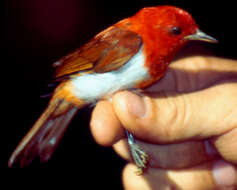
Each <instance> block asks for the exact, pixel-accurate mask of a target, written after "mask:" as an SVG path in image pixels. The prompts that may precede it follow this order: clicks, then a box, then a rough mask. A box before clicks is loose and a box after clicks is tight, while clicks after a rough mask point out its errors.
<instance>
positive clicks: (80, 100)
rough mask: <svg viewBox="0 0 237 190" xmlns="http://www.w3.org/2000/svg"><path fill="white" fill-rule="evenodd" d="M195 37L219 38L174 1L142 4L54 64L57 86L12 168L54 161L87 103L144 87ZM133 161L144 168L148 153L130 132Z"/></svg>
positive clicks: (22, 145) (202, 39)
mask: <svg viewBox="0 0 237 190" xmlns="http://www.w3.org/2000/svg"><path fill="white" fill-rule="evenodd" d="M190 40H201V41H207V42H217V40H216V39H214V38H212V37H211V36H208V35H207V34H205V33H203V32H202V31H201V30H200V29H199V27H198V26H197V24H196V23H195V21H194V19H193V18H192V16H191V15H190V14H189V13H187V12H186V11H184V10H182V9H180V8H177V7H173V6H157V7H148V8H143V9H141V10H140V11H139V12H138V13H136V14H135V15H133V16H131V17H129V18H126V19H123V20H121V21H119V22H117V23H116V24H114V25H112V26H110V27H109V28H107V29H105V30H104V31H102V32H100V33H99V34H97V35H96V36H95V37H94V38H92V39H91V40H90V41H89V42H88V43H86V44H85V45H83V46H82V47H80V48H79V49H77V50H75V51H74V52H73V53H71V54H69V55H67V56H65V57H63V58H62V59H60V60H59V61H57V62H55V63H54V67H55V70H56V72H55V80H56V81H58V82H60V84H59V85H58V86H57V88H56V89H55V91H54V93H53V95H52V98H51V100H50V102H49V105H48V107H47V109H46V110H45V111H44V113H43V114H42V115H41V116H40V118H39V119H38V121H37V122H36V123H35V124H34V126H33V127H32V129H31V130H30V131H29V132H28V133H27V135H26V136H25V137H24V138H23V140H22V141H21V142H20V144H19V145H18V146H17V148H16V149H15V151H14V152H13V154H12V155H11V157H10V159H9V167H11V166H13V165H15V164H16V163H18V164H19V165H20V167H23V166H25V165H28V164H30V163H31V162H32V160H33V159H34V158H35V157H40V160H41V161H42V162H45V161H47V160H49V158H50V157H51V155H52V154H53V152H54V151H55V149H56V147H57V145H58V143H59V141H60V139H61V138H62V136H63V133H64V132H65V130H66V128H67V126H68V124H69V122H70V121H71V119H72V118H73V116H74V115H75V114H76V113H77V111H78V110H80V109H81V108H82V107H84V106H86V105H89V104H94V103H95V102H97V101H98V100H100V99H107V98H109V97H111V96H112V95H113V94H114V93H116V92H118V91H121V90H133V89H144V88H146V87H148V86H150V85H152V84H153V83H155V82H157V81H158V80H159V79H161V78H162V77H163V76H164V74H165V73H166V71H167V68H168V66H169V64H170V62H171V60H172V59H173V57H174V55H175V54H176V52H177V51H178V50H179V49H180V48H181V47H182V46H183V45H184V44H185V43H186V42H188V41H190ZM126 134H127V137H128V145H129V148H130V151H131V155H132V157H133V160H134V162H135V163H136V165H137V166H138V168H139V169H140V171H142V170H143V169H145V168H146V167H147V160H148V155H147V154H146V153H145V152H144V151H143V150H142V149H141V148H140V147H139V146H138V145H137V144H136V143H135V140H134V138H133V135H132V134H131V133H129V132H128V131H126Z"/></svg>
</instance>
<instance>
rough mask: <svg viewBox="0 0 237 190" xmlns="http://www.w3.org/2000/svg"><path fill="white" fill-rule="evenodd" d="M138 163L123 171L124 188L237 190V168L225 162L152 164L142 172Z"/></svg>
mask: <svg viewBox="0 0 237 190" xmlns="http://www.w3.org/2000/svg"><path fill="white" fill-rule="evenodd" d="M136 170H137V168H136V166H134V165H133V164H128V165H127V166H126V167H125V169H124V171H123V185H124V189H125V190H130V189H133V190H158V189H159V190H167V189H179V190H190V189H195V190H207V189H208V190H211V189H213V190H216V189H219V190H227V189H228V190H234V189H235V188H236V187H237V168H235V167H234V166H232V165H230V164H228V163H226V162H224V161H217V162H209V163H206V164H202V165H199V166H197V167H193V168H190V169H182V170H165V169H154V168H150V169H148V170H147V172H146V173H144V175H142V176H138V175H136V173H135V172H136Z"/></svg>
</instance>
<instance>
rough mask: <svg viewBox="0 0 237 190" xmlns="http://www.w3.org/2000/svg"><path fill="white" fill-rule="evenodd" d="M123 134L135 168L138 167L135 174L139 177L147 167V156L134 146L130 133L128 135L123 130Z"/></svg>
mask: <svg viewBox="0 0 237 190" xmlns="http://www.w3.org/2000/svg"><path fill="white" fill-rule="evenodd" d="M125 132H126V135H127V141H128V146H129V149H130V152H131V155H132V158H133V161H134V162H135V164H136V166H137V167H138V171H137V174H138V175H141V174H143V171H144V170H145V169H146V167H147V163H148V155H147V153H146V152H145V151H143V150H142V149H141V147H139V146H138V145H137V144H136V142H135V139H134V136H133V135H132V133H130V132H129V131H127V130H125Z"/></svg>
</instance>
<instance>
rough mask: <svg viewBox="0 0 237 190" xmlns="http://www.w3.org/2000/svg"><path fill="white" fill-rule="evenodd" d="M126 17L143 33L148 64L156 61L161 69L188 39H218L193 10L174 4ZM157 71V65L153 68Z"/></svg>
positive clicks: (131, 25)
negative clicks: (200, 24) (197, 20)
mask: <svg viewBox="0 0 237 190" xmlns="http://www.w3.org/2000/svg"><path fill="white" fill-rule="evenodd" d="M125 21H126V22H128V23H130V25H129V26H128V28H129V29H130V30H132V31H134V32H136V33H138V34H139V35H140V36H141V37H142V40H143V44H144V45H143V47H144V51H145V53H146V58H147V64H153V67H159V70H160V69H161V67H162V66H164V67H166V66H167V64H168V63H170V61H171V60H172V58H173V56H174V55H175V53H176V52H177V51H178V49H180V48H181V47H182V46H183V45H184V44H185V42H187V41H188V40H204V41H209V42H216V40H215V39H214V38H212V37H210V36H208V35H206V34H205V33H203V32H201V31H200V30H199V29H198V26H197V24H196V23H195V21H194V19H193V18H192V16H191V15H190V14H189V13H187V12H186V11H184V10H183V9H180V8H177V7H173V6H157V7H148V8H143V9H141V10H140V11H139V12H138V13H137V14H135V15H134V16H132V17H130V18H128V19H126V20H125ZM161 62H162V63H163V64H162V63H161ZM158 65H159V66H158ZM149 67H151V65H149ZM153 71H154V72H156V71H157V69H156V68H153Z"/></svg>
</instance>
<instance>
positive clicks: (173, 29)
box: [170, 26, 182, 35]
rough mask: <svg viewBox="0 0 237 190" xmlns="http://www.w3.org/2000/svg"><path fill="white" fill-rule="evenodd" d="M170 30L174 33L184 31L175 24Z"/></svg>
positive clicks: (178, 33)
mask: <svg viewBox="0 0 237 190" xmlns="http://www.w3.org/2000/svg"><path fill="white" fill-rule="evenodd" d="M170 32H171V33H172V34H173V35H180V34H181V33H182V29H181V28H180V27H178V26H174V27H172V28H171V29H170Z"/></svg>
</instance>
